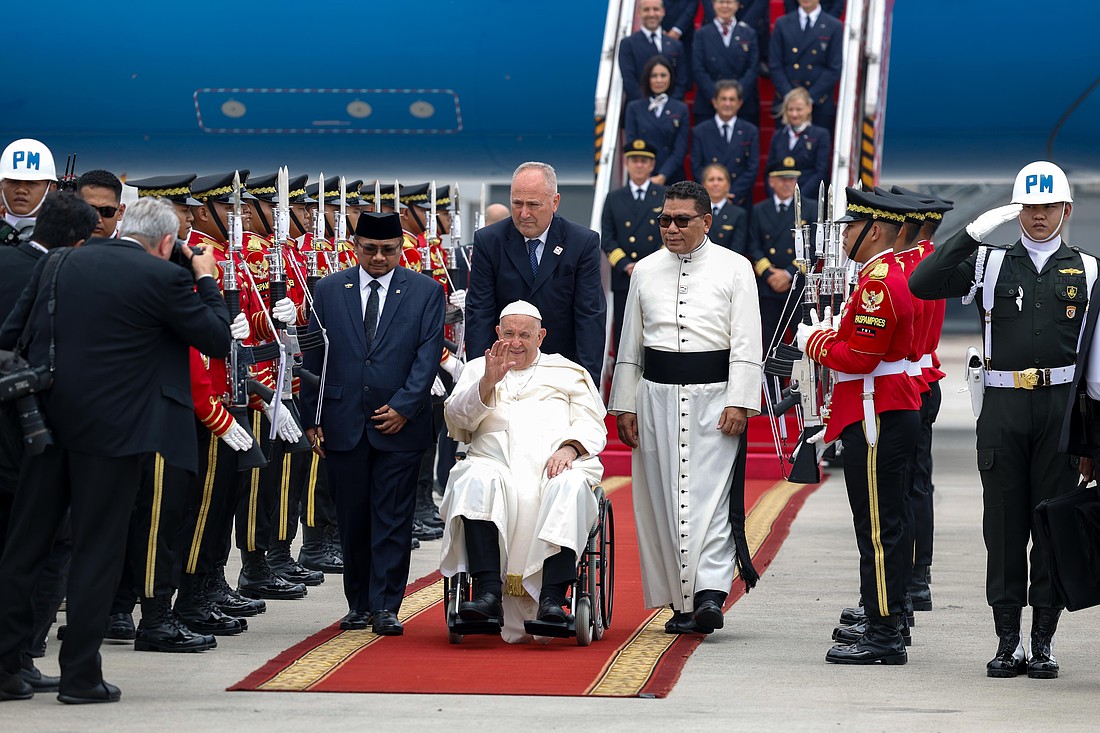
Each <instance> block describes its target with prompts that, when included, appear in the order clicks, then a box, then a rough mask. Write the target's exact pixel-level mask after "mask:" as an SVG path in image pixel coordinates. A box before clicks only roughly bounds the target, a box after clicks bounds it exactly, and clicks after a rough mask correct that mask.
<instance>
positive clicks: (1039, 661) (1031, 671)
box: [1027, 606, 1062, 680]
mask: <svg viewBox="0 0 1100 733" xmlns="http://www.w3.org/2000/svg"><path fill="white" fill-rule="evenodd" d="M1061 615H1062V609H1060V608H1046V607H1043V606H1035V607H1034V608H1032V609H1031V658H1030V659H1028V660H1027V676H1028V677H1030V678H1031V679H1033V680H1052V679H1054V678H1055V677H1057V676H1058V661H1057V660H1056V659H1055V658H1054V655H1053V654H1051V649H1050V648H1051V646H1052V645H1053V644H1054V632H1055V631H1057V630H1058V617H1059V616H1061Z"/></svg>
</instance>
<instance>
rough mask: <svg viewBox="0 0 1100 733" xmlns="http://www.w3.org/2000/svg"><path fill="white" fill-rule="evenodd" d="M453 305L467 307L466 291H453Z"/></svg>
mask: <svg viewBox="0 0 1100 733" xmlns="http://www.w3.org/2000/svg"><path fill="white" fill-rule="evenodd" d="M451 305H453V306H457V307H459V308H462V309H463V310H465V309H466V291H465V290H456V291H454V292H453V293H451Z"/></svg>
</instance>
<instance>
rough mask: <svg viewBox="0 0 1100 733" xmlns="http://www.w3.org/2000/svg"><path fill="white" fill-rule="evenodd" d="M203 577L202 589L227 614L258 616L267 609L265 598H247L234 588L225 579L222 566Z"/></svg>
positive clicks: (233, 615) (236, 616) (237, 616)
mask: <svg viewBox="0 0 1100 733" xmlns="http://www.w3.org/2000/svg"><path fill="white" fill-rule="evenodd" d="M202 579H203V584H202V590H203V592H204V593H205V594H206V597H207V598H209V599H210V600H211V601H213V602H214V605H215V606H217V607H218V610H219V611H221V612H222V613H224V614H225V615H226V616H232V617H233V618H242V617H244V616H256V615H258V614H261V613H263V612H264V611H266V610H267V602H266V601H264V600H263V599H261V598H245V597H244V596H242V595H241V594H240V593H238V592H237V591H235V590H233V589H232V588H231V587H230V586H229V582H228V581H226V579H225V568H224V567H222V566H219V567H218V568H217V569H215V570H214V572H212V573H209V574H208V575H204V576H202Z"/></svg>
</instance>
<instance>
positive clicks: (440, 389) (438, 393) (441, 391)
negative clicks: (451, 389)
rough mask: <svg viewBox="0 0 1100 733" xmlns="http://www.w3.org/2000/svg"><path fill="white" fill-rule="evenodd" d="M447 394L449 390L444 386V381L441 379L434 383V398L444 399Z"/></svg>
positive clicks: (437, 378) (436, 379)
mask: <svg viewBox="0 0 1100 733" xmlns="http://www.w3.org/2000/svg"><path fill="white" fill-rule="evenodd" d="M445 394H447V388H446V387H444V386H443V380H442V379H440V378H439V377H436V378H435V381H434V382H432V397H442V396H443V395H445Z"/></svg>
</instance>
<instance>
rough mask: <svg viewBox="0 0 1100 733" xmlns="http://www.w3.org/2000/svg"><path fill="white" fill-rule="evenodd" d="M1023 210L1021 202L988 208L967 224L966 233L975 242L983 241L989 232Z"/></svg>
mask: <svg viewBox="0 0 1100 733" xmlns="http://www.w3.org/2000/svg"><path fill="white" fill-rule="evenodd" d="M1023 210H1024V207H1023V205H1022V204H1007V205H1005V206H998V207H997V208H995V209H990V210H989V211H987V212H985V213H984V214H982V215H980V216H979V217H978V218H977V219H975V220H974V221H972V222H970V223H969V224H967V225H966V233H967V234H969V235H970V238H971V239H973V240H974V241H975V242H981V241H984V239H985V237H986V236H988V235H989V233H990V232H992V231H993V230H994V229H996V228H997V227H999V226H1000V225H1001V224H1005V223H1007V222H1010V221H1012V220H1013V219H1015V218H1016V217H1018V216H1019V215H1020V212H1021V211H1023Z"/></svg>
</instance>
